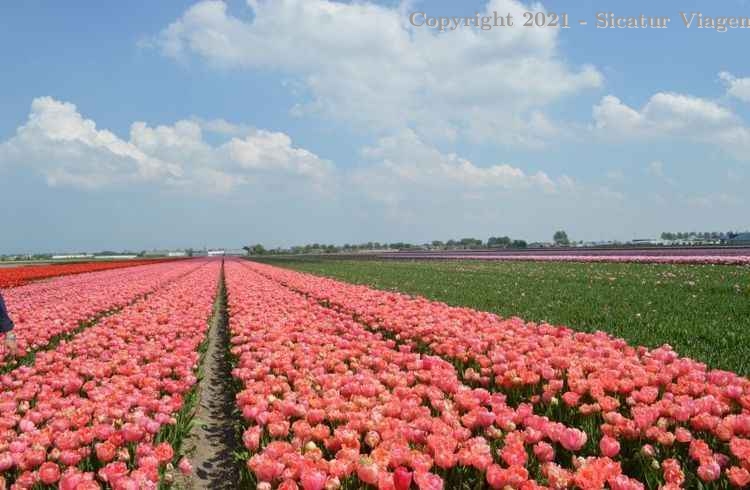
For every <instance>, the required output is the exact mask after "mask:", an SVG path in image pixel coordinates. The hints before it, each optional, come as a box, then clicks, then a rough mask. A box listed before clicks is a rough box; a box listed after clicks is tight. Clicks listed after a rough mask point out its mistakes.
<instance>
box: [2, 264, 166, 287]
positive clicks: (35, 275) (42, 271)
mask: <svg viewBox="0 0 750 490" xmlns="http://www.w3.org/2000/svg"><path fill="white" fill-rule="evenodd" d="M160 261H161V260H160V259H149V260H128V261H106V262H80V263H75V264H55V265H29V266H19V267H4V268H0V288H10V287H15V286H20V285H21V284H26V283H27V282H30V281H37V280H39V279H47V278H49V277H57V276H67V275H73V274H83V273H86V272H96V271H105V270H110V269H121V268H124V267H133V266H136V265H145V264H154V263H157V262H160Z"/></svg>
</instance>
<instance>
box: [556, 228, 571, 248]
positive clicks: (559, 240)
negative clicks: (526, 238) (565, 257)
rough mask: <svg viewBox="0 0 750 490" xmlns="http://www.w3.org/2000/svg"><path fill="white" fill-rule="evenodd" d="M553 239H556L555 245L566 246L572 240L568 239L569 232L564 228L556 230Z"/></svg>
mask: <svg viewBox="0 0 750 490" xmlns="http://www.w3.org/2000/svg"><path fill="white" fill-rule="evenodd" d="M552 240H554V242H555V245H558V246H565V245H569V244H570V240H569V239H568V234H567V233H566V232H565V231H564V230H558V231H556V232H555V234H554V235H553V236H552Z"/></svg>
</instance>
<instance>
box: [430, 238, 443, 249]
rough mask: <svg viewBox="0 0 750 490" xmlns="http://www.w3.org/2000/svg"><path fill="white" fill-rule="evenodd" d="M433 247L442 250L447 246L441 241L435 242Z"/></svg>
mask: <svg viewBox="0 0 750 490" xmlns="http://www.w3.org/2000/svg"><path fill="white" fill-rule="evenodd" d="M432 246H433V247H435V248H442V247H443V246H445V244H444V243H443V242H441V241H440V240H433V241H432Z"/></svg>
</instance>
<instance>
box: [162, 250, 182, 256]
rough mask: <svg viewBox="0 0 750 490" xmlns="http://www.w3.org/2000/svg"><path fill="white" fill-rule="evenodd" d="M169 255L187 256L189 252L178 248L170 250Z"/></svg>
mask: <svg viewBox="0 0 750 490" xmlns="http://www.w3.org/2000/svg"><path fill="white" fill-rule="evenodd" d="M167 257H187V252H185V251H184V250H178V251H176V252H169V253H168V254H167Z"/></svg>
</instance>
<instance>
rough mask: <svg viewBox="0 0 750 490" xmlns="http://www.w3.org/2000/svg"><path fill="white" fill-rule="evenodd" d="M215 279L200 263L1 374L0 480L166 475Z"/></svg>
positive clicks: (106, 482) (76, 483) (115, 480)
mask: <svg viewBox="0 0 750 490" xmlns="http://www.w3.org/2000/svg"><path fill="white" fill-rule="evenodd" d="M174 266H176V265H174ZM218 278H219V264H218V263H217V262H207V263H204V266H203V267H200V268H199V269H197V270H195V271H193V272H191V273H189V274H188V275H187V276H185V277H183V278H180V279H178V280H176V281H174V282H172V283H171V284H169V285H167V286H165V287H163V288H161V289H159V290H158V291H156V292H155V293H154V294H153V295H151V296H149V297H148V298H147V299H144V300H141V301H138V302H136V303H134V304H132V305H130V306H127V307H125V308H124V309H123V310H122V311H121V312H119V313H118V314H115V315H112V316H109V317H106V318H104V319H102V320H101V321H100V323H98V324H97V325H95V326H93V327H91V328H89V329H87V330H85V331H83V332H81V333H80V334H79V335H77V336H76V337H74V338H73V339H72V340H70V341H69V342H66V343H62V344H60V345H59V346H58V347H57V348H56V349H55V350H53V351H46V352H42V353H38V354H37V357H36V361H35V363H34V365H33V366H30V367H21V368H18V369H15V370H13V371H11V372H10V373H8V374H6V375H3V376H0V488H6V486H7V485H10V484H12V485H14V486H13V487H12V488H32V487H34V488H38V487H39V486H40V485H42V484H44V485H57V486H59V488H62V489H96V488H104V487H106V488H113V489H131V488H140V489H149V488H153V489H155V488H157V483H158V481H159V479H160V477H162V478H166V479H167V480H168V479H169V478H168V477H169V473H170V472H171V471H173V470H172V469H171V468H170V467H169V465H170V464H172V463H174V462H175V461H174V459H176V458H175V450H174V447H173V445H172V444H173V443H175V442H178V441H179V438H180V437H181V436H182V434H184V432H185V431H186V429H187V428H186V424H187V422H186V421H185V420H184V419H183V417H182V416H180V411H181V410H183V408H184V404H185V401H186V397H187V396H188V393H189V392H190V390H191V389H192V388H193V387H194V385H195V383H196V377H195V370H196V368H197V364H198V361H199V354H198V352H197V350H198V347H199V345H200V344H201V343H202V342H203V341H204V339H205V333H206V329H207V322H206V320H207V318H208V317H209V316H210V314H211V311H212V303H213V300H214V297H215V292H216V286H217V281H218ZM183 466H185V465H183Z"/></svg>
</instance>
